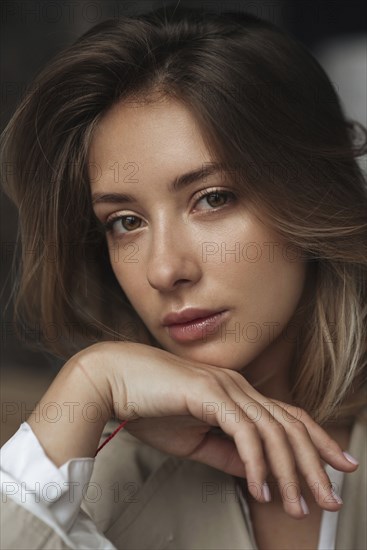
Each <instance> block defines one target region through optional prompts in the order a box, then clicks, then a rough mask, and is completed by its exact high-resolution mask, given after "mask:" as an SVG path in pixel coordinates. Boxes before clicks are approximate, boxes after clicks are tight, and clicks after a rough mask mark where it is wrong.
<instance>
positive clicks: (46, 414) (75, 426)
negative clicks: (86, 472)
mask: <svg viewBox="0 0 367 550" xmlns="http://www.w3.org/2000/svg"><path fill="white" fill-rule="evenodd" d="M92 357H93V354H92ZM92 357H91V358H89V355H88V354H87V353H84V352H81V353H79V354H77V355H75V356H74V357H72V358H71V359H70V360H69V361H68V362H67V363H66V364H65V365H64V366H63V367H62V369H61V370H60V372H59V373H58V374H57V376H56V378H55V379H54V380H53V382H52V384H51V386H50V387H49V388H48V390H47V391H46V393H45V394H44V395H43V397H42V399H41V400H40V401H39V403H38V404H37V405H36V407H35V409H34V410H33V411H32V413H31V415H30V416H29V418H28V419H27V422H28V424H29V425H30V426H31V428H32V430H33V432H34V433H35V435H36V437H37V438H38V440H39V441H40V444H41V445H42V447H43V449H44V451H45V453H46V454H47V456H48V457H49V458H50V459H51V460H52V461H53V462H54V463H55V464H56V466H61V465H62V464H64V463H65V462H67V461H68V460H70V459H71V458H78V457H94V456H95V453H96V450H97V447H98V444H99V441H100V438H101V435H102V432H103V429H104V426H105V424H106V422H107V421H108V420H109V419H110V418H111V417H112V416H113V412H112V399H111V393H110V385H109V381H108V376H107V375H106V369H100V368H98V364H96V363H95V362H94V361H93V359H92Z"/></svg>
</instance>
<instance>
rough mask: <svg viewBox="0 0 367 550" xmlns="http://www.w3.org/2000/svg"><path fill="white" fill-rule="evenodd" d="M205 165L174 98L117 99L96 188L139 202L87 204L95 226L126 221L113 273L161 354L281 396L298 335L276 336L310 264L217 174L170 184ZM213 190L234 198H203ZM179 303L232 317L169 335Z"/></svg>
mask: <svg viewBox="0 0 367 550" xmlns="http://www.w3.org/2000/svg"><path fill="white" fill-rule="evenodd" d="M211 162H213V159H212V158H210V155H209V153H208V150H207V148H206V146H205V144H204V142H203V139H202V136H201V133H200V130H199V128H198V126H197V125H196V123H195V119H194V118H193V117H192V115H191V114H190V112H189V111H188V110H187V109H186V108H185V107H184V106H183V105H182V104H180V103H178V102H175V101H173V100H164V101H160V102H156V103H139V104H137V103H132V102H129V103H127V104H126V103H125V104H124V103H119V104H117V105H115V106H114V107H113V108H112V109H111V110H110V111H109V112H108V113H107V114H106V115H105V117H104V118H103V119H102V121H101V122H100V124H99V126H98V128H97V130H96V132H95V135H94V138H93V140H92V144H91V148H90V155H89V163H90V167H92V168H93V170H92V168H90V176H91V190H92V194H97V193H129V194H131V195H133V196H134V197H135V199H136V201H135V202H134V203H131V204H127V203H124V202H121V203H119V204H111V203H108V202H105V203H98V204H95V206H94V209H95V213H96V215H97V216H98V218H99V219H100V220H101V221H102V222H105V221H106V220H110V219H111V217H114V216H128V215H130V216H134V218H128V219H126V218H125V220H121V218H120V219H117V218H116V221H115V223H114V225H113V227H112V230H111V231H109V232H108V233H107V239H108V244H109V249H110V257H111V264H112V268H113V271H114V273H115V275H116V277H117V279H118V281H119V283H120V285H121V287H122V288H123V290H124V292H125V294H126V296H127V297H128V299H129V301H130V302H131V304H132V305H133V307H134V309H135V310H136V312H137V313H138V315H139V316H140V318H141V319H142V321H143V322H144V324H145V326H146V327H147V328H148V330H149V332H150V333H151V334H152V335H153V336H154V338H155V339H156V341H157V342H158V343H159V344H160V346H161V347H162V348H163V349H165V350H167V351H170V352H171V353H174V354H175V355H178V356H180V357H183V358H186V359H190V360H193V361H198V362H204V363H209V364H212V365H215V366H218V367H222V368H225V369H232V370H237V371H241V372H243V374H244V375H245V376H246V378H247V380H248V381H249V382H251V383H252V384H254V385H256V384H257V385H258V389H259V390H261V391H262V392H267V394H268V395H269V396H272V397H274V398H278V399H282V400H288V399H289V388H288V369H289V368H290V366H291V362H292V357H293V353H294V345H295V343H294V342H295V339H294V338H289V337H287V336H286V335H285V334H284V333H283V334H282V331H284V329H285V328H286V326H287V323H290V322H291V321H292V318H293V316H294V315H295V314H296V309H297V305H298V304H299V302H300V299H301V296H302V292H303V291H304V288H305V280H306V264H305V262H303V261H301V259H299V258H296V259H295V255H294V252H293V254H292V253H290V252H289V248H287V243H285V242H283V241H282V240H281V239H280V238H279V236H278V235H277V234H275V233H274V232H272V231H271V230H270V229H269V228H268V227H267V226H266V224H265V223H264V221H263V220H262V219H261V216H259V215H257V214H255V213H254V212H253V211H251V210H250V208H248V205H246V203H245V200H244V199H240V198H238V197H237V196H236V188H235V185H234V184H233V183H232V182H231V181H230V180H229V178H228V177H226V176H225V174H224V172H223V171H219V172H218V173H217V174H213V175H211V176H208V177H207V178H206V179H205V181H203V180H201V181H200V180H199V181H197V182H195V183H193V184H192V185H190V186H188V187H187V188H184V189H181V190H180V191H178V192H176V193H171V192H170V191H169V190H168V187H169V184H170V182H171V181H173V180H174V178H175V177H176V176H178V175H180V174H183V173H185V172H188V171H190V170H193V169H196V168H198V167H201V166H204V165H207V164H208V163H211ZM96 166H97V167H98V176H99V177H98V178H97V177H95V173H96V172H95V167H96ZM116 166H118V168H119V172H118V174H117V171H116ZM132 166H134V167H135V171H134V174H133V176H131V175H130V177H129V174H131V172H132ZM112 167H114V168H113V169H112ZM116 175H118V177H116ZM131 180H134V181H131ZM216 187H218V188H219V190H220V191H227V192H229V193H230V194H229V195H227V196H223V195H219V196H211V197H207V198H205V197H199V191H203V190H204V191H205V190H206V192H210V191H212V192H213V190H215V188H216ZM231 193H234V194H235V196H232V195H231ZM249 243H252V244H249ZM254 243H255V244H254ZM233 250H236V251H237V253H236V254H233V253H230V251H233ZM132 252H133V254H132ZM131 258H133V259H134V261H130V259H131ZM187 307H198V308H205V309H214V310H223V309H226V310H229V313H228V317H227V319H226V320H225V322H224V323H223V324H222V326H221V327H220V328H219V329H217V330H212V331H210V332H209V333H206V334H203V338H201V339H199V340H195V341H191V342H177V341H175V340H174V339H173V338H172V337H171V336H170V334H169V331H168V329H167V328H166V327H164V326H162V323H161V321H162V317H163V315H165V314H167V313H168V312H171V311H181V310H182V309H185V308H187Z"/></svg>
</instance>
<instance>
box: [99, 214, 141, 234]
mask: <svg viewBox="0 0 367 550" xmlns="http://www.w3.org/2000/svg"><path fill="white" fill-rule="evenodd" d="M140 223H141V219H140V218H138V217H137V216H131V215H130V216H115V217H114V218H112V219H111V220H108V221H107V222H106V223H105V224H104V226H105V229H106V231H107V232H108V231H113V232H114V233H117V234H118V233H120V234H121V233H122V234H124V233H128V232H129V231H133V230H134V229H139V224H140ZM124 229H125V230H126V231H123V230H124Z"/></svg>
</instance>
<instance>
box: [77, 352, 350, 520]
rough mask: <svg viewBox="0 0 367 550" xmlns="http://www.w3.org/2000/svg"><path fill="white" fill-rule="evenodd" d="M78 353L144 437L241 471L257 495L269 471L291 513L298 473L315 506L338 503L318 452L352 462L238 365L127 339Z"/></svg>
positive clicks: (297, 508) (262, 496) (296, 503)
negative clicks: (260, 388)
mask: <svg viewBox="0 0 367 550" xmlns="http://www.w3.org/2000/svg"><path fill="white" fill-rule="evenodd" d="M84 360H85V361H86V362H90V361H92V362H93V364H94V366H95V367H97V371H100V370H103V369H104V370H105V371H106V373H107V378H108V380H109V385H110V393H111V396H112V402H113V412H114V415H115V416H116V417H118V418H120V419H121V420H124V419H127V420H128V423H127V425H126V427H125V429H127V430H128V431H129V432H130V433H132V434H133V435H135V436H136V437H138V438H139V439H141V440H142V441H145V442H146V443H148V444H149V445H151V446H153V447H155V448H157V449H159V450H162V451H164V452H167V453H169V454H172V455H175V456H179V457H183V458H187V459H192V460H196V461H198V462H202V463H205V464H208V465H210V466H212V467H214V468H217V469H220V470H222V471H224V472H226V473H229V474H232V475H236V476H242V477H245V478H246V480H247V484H248V488H249V491H250V493H251V494H252V495H253V497H254V498H255V499H257V500H258V501H259V502H265V501H266V493H267V488H266V484H265V481H266V478H267V475H268V473H269V471H270V473H271V474H272V475H273V476H274V477H275V478H276V480H277V483H278V487H279V492H280V494H281V495H282V498H283V507H284V510H285V511H286V512H287V513H288V514H289V515H291V516H292V517H295V518H302V517H304V512H303V510H302V506H301V499H300V496H301V493H300V481H299V478H298V473H300V474H301V475H302V476H303V477H304V479H305V480H306V483H307V485H308V486H309V487H310V489H311V490H312V492H313V494H314V497H315V500H316V502H317V503H318V504H319V506H320V507H321V508H324V509H326V510H331V511H336V510H338V509H339V508H340V507H341V504H340V502H338V500H337V499H335V497H334V496H333V493H332V492H331V482H330V480H329V478H328V476H327V474H326V473H325V471H324V469H323V466H322V463H321V459H323V460H325V462H327V463H329V464H330V465H332V466H333V467H334V468H336V469H339V470H342V471H345V472H352V471H354V470H355V469H356V468H357V466H355V465H353V464H351V463H350V462H349V461H348V460H347V459H346V458H345V457H344V455H343V453H342V450H341V449H340V447H339V445H338V444H337V443H336V442H335V441H334V440H333V439H332V438H331V437H330V436H329V435H328V434H327V433H326V432H325V431H324V430H323V429H322V428H321V427H320V426H318V425H317V424H316V423H315V422H314V421H313V420H312V419H311V418H310V416H309V415H308V414H307V413H306V412H305V411H304V410H302V409H299V408H296V407H292V406H290V405H288V404H286V403H282V402H280V401H276V400H271V399H267V398H266V397H264V396H262V395H261V394H260V393H259V392H257V391H256V390H255V389H254V388H253V387H252V386H251V385H250V384H249V383H248V382H247V381H246V379H245V378H244V377H243V376H242V375H241V374H240V373H238V372H235V371H232V370H229V369H223V368H219V367H215V366H212V365H207V364H203V363H197V362H192V361H188V360H186V359H183V358H180V357H177V356H176V355H173V354H171V353H169V352H167V351H165V350H161V349H158V348H154V347H151V346H147V345H145V344H135V343H126V342H123V343H121V342H105V343H101V344H97V345H95V346H91V348H88V352H87V353H86V354H85V359H84ZM107 366H108V368H106V367H107ZM80 367H81V368H82V369H83V370H86V369H85V367H84V366H83V360H82V361H81V362H80ZM215 428H217V430H216V431H217V432H220V433H213V429H214V431H215ZM221 434H222V435H221ZM223 435H224V436H225V437H223ZM264 484H265V486H264ZM295 495H296V498H295Z"/></svg>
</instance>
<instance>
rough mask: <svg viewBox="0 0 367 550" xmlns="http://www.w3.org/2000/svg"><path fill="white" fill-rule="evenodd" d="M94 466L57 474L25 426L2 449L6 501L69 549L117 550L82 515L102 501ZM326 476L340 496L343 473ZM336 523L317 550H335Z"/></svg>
mask: <svg viewBox="0 0 367 550" xmlns="http://www.w3.org/2000/svg"><path fill="white" fill-rule="evenodd" d="M93 466H94V458H73V459H70V460H68V461H67V462H66V463H65V464H63V465H62V466H60V467H59V468H58V467H57V466H56V465H55V464H54V463H53V462H52V461H51V460H50V459H49V458H48V457H47V455H46V454H45V452H44V450H43V448H42V446H41V444H40V442H39V441H38V439H37V437H36V435H35V434H34V433H33V431H32V428H31V427H30V425H29V424H28V423H27V422H23V423H22V424H21V425H20V427H19V429H18V431H17V432H16V433H15V434H14V435H13V436H12V437H11V438H10V439H9V441H7V442H6V443H5V444H4V445H3V447H2V448H1V469H0V481H1V485H0V488H1V493H2V499H3V500H6V499H7V498H9V497H10V498H12V499H13V500H15V502H17V504H19V505H20V506H24V507H25V508H27V509H28V510H29V511H30V512H31V513H32V514H34V515H35V516H37V517H38V518H40V519H41V520H42V521H44V522H45V523H46V524H47V525H49V526H50V527H51V528H52V529H54V531H55V532H56V533H57V534H58V535H59V536H60V537H61V538H62V539H63V540H64V542H65V543H66V544H67V545H68V546H70V548H73V549H75V550H79V549H81V548H84V549H92V548H93V549H94V548H95V549H105V550H116V547H115V546H114V545H113V544H112V543H111V542H110V541H109V540H108V539H107V538H106V537H105V536H104V535H103V534H102V533H100V532H99V531H98V529H97V527H96V525H95V524H94V523H93V521H92V520H91V519H89V518H86V517H85V514H81V511H80V505H81V502H82V500H83V498H87V499H92V500H93V499H94V498H98V487H94V485H95V484H93V483H90V479H91V476H92V472H93ZM325 470H326V472H327V474H328V475H329V477H330V480H331V482H332V483H333V485H334V487H337V488H338V490H339V491H341V485H342V482H343V477H344V474H343V472H340V471H338V470H335V469H334V468H332V467H331V466H330V465H326V467H325ZM239 496H240V502H241V504H242V508H243V510H244V514H245V518H246V523H247V525H248V528H249V529H250V530H251V532H252V526H251V520H250V514H249V509H248V505H247V503H246V500H245V499H244V497H243V495H242V493H241V492H239ZM337 521H338V512H328V511H326V510H323V514H322V520H321V528H320V535H319V543H318V550H335V536H336V528H337ZM252 534H253V532H252Z"/></svg>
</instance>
